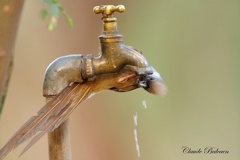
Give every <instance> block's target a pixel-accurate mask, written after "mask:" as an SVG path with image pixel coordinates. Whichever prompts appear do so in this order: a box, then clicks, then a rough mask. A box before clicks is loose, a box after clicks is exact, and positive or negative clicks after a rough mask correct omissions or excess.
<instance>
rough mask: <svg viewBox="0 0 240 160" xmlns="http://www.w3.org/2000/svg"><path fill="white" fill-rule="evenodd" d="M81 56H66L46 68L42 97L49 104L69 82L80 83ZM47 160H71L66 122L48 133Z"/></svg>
mask: <svg viewBox="0 0 240 160" xmlns="http://www.w3.org/2000/svg"><path fill="white" fill-rule="evenodd" d="M82 57H83V56H82V55H81V54H77V55H68V56H63V57H59V58H57V59H56V60H54V61H53V62H52V63H51V64H50V65H49V66H48V68H47V70H46V73H45V76H44V83H43V95H44V96H45V97H46V101H47V102H49V101H50V100H51V99H52V98H53V97H54V96H56V95H58V94H59V93H60V92H61V91H62V90H63V89H64V88H66V87H67V86H68V85H69V84H70V83H71V82H79V83H81V82H82V81H83V80H82V76H81V70H80V68H81V64H82ZM48 146H49V160H71V159H72V153H71V139H70V131H69V124H68V120H66V121H65V122H64V123H62V124H61V125H60V126H59V127H58V128H56V129H55V130H54V131H52V132H50V133H48Z"/></svg>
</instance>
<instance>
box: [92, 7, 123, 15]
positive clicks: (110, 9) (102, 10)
mask: <svg viewBox="0 0 240 160" xmlns="http://www.w3.org/2000/svg"><path fill="white" fill-rule="evenodd" d="M124 11H125V7H124V5H118V6H114V5H101V6H96V7H94V8H93V12H94V13H96V14H99V13H102V14H104V15H106V16H111V15H112V14H113V13H114V12H119V13H122V12H124Z"/></svg>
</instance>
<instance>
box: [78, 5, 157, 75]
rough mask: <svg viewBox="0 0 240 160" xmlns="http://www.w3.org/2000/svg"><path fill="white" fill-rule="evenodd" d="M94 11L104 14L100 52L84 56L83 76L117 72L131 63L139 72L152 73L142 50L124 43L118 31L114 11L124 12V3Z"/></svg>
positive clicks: (103, 6)
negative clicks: (97, 54) (96, 55)
mask: <svg viewBox="0 0 240 160" xmlns="http://www.w3.org/2000/svg"><path fill="white" fill-rule="evenodd" d="M93 11H94V13H96V14H100V13H101V14H102V16H103V17H102V20H103V32H102V34H101V35H100V36H99V40H100V48H101V50H100V53H99V56H98V57H96V58H95V57H93V56H92V55H88V56H87V57H85V58H84V64H83V65H84V69H83V70H82V71H83V74H82V75H83V78H85V79H89V78H92V77H94V76H98V75H102V74H109V73H116V72H118V71H120V70H121V69H122V68H123V67H124V66H126V65H131V66H135V67H137V68H138V72H139V73H138V74H152V73H153V71H152V69H151V67H150V66H149V64H148V62H147V60H146V59H145V58H144V56H143V55H142V53H141V52H139V51H138V50H136V49H134V48H133V47H131V46H127V45H125V44H124V43H123V36H122V35H121V34H119V33H118V29H117V18H115V17H113V13H114V12H120V13H121V12H124V11H125V7H124V6H123V5H118V6H113V5H102V6H96V7H94V9H93Z"/></svg>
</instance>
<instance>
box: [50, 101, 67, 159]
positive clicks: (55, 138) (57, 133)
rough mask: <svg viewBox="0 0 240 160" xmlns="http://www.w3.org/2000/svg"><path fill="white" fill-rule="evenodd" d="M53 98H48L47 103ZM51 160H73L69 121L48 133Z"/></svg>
mask: <svg viewBox="0 0 240 160" xmlns="http://www.w3.org/2000/svg"><path fill="white" fill-rule="evenodd" d="M51 99H52V98H48V97H47V99H46V100H47V102H49V101H50V100H51ZM48 147H49V160H72V153H71V138H70V127H69V119H67V120H66V121H65V122H64V123H62V124H61V125H60V126H59V127H58V128H56V129H55V130H54V131H52V132H50V133H48Z"/></svg>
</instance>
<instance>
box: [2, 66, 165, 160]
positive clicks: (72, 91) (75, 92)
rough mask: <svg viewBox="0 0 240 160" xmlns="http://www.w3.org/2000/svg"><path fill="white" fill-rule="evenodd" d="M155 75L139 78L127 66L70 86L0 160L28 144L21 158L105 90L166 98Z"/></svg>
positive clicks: (10, 144)
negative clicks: (133, 92)
mask: <svg viewBox="0 0 240 160" xmlns="http://www.w3.org/2000/svg"><path fill="white" fill-rule="evenodd" d="M152 69H153V73H152V74H142V75H139V74H138V72H137V71H136V70H137V69H136V67H131V66H125V67H124V68H123V69H122V70H120V71H119V72H117V73H111V74H104V75H101V76H97V77H95V78H94V79H93V80H91V81H90V80H89V81H88V80H87V81H84V82H82V83H74V82H72V83H70V84H69V86H67V87H66V88H65V89H63V91H61V92H60V93H59V94H58V95H57V96H55V97H54V98H53V99H51V100H50V101H49V102H48V103H46V104H45V105H44V106H43V107H42V108H41V109H40V110H39V111H38V113H37V115H35V116H32V117H31V118H30V119H29V120H28V121H27V122H26V123H24V124H23V125H22V126H21V127H20V128H19V130H18V131H17V132H16V133H15V134H14V135H13V136H12V137H11V138H10V140H9V141H8V142H7V143H6V144H5V145H4V146H3V147H2V148H1V149H0V160H2V159H3V158H4V157H5V156H6V155H7V154H8V153H9V152H10V151H12V150H13V149H15V148H16V147H18V146H19V145H20V144H22V143H23V142H25V141H27V140H28V141H29V143H28V144H27V145H26V147H25V148H24V149H23V151H22V152H21V154H20V155H19V156H21V155H22V154H23V153H25V152H26V151H27V150H28V149H29V148H30V147H31V146H32V145H33V144H35V143H36V142H37V141H38V140H39V139H40V138H41V137H43V136H44V135H45V134H46V133H48V132H51V131H53V130H54V129H56V128H57V127H58V126H60V125H61V124H62V123H63V122H64V121H65V120H67V119H68V118H69V116H70V114H71V113H72V112H73V110H74V109H75V108H76V107H77V106H78V105H79V104H80V103H81V102H83V101H84V100H86V99H88V98H90V97H92V96H93V95H94V94H96V93H99V92H101V91H104V90H113V91H117V92H127V91H131V90H134V89H137V88H144V89H145V90H146V91H148V92H149V93H152V94H156V95H160V96H164V95H165V94H166V90H167V88H166V86H165V84H164V82H163V80H162V78H161V76H160V74H159V73H158V72H157V71H156V70H155V69H154V68H152Z"/></svg>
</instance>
